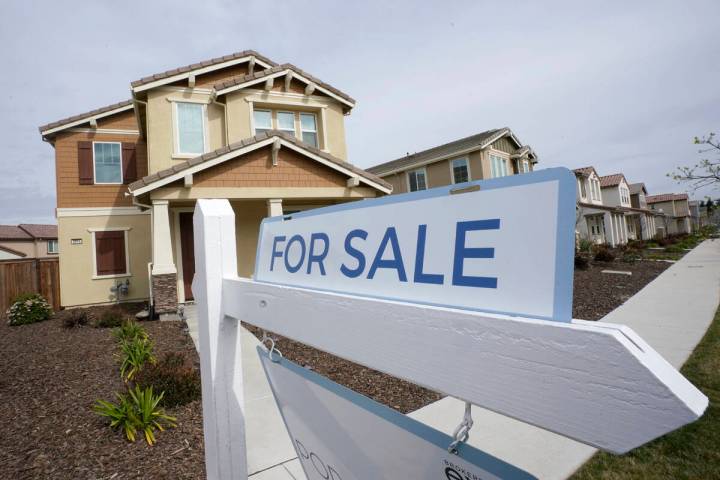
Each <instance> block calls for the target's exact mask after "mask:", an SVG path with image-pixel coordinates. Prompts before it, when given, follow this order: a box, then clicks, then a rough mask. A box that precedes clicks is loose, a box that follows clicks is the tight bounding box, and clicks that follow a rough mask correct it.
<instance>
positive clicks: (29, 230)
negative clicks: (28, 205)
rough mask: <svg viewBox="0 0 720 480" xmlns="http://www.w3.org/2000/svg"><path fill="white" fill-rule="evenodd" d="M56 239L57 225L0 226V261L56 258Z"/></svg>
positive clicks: (22, 224) (23, 224) (24, 224)
mask: <svg viewBox="0 0 720 480" xmlns="http://www.w3.org/2000/svg"><path fill="white" fill-rule="evenodd" d="M57 238H58V234H57V225H36V224H26V223H21V224H20V225H0V260H19V259H28V258H45V257H53V256H57V254H58V240H57Z"/></svg>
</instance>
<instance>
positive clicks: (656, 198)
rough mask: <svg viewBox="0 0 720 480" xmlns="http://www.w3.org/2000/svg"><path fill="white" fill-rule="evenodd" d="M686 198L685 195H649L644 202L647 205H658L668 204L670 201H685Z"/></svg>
mask: <svg viewBox="0 0 720 480" xmlns="http://www.w3.org/2000/svg"><path fill="white" fill-rule="evenodd" d="M687 199H688V196H687V193H662V194H660V195H650V196H649V197H647V198H645V201H647V203H659V202H669V201H671V200H687Z"/></svg>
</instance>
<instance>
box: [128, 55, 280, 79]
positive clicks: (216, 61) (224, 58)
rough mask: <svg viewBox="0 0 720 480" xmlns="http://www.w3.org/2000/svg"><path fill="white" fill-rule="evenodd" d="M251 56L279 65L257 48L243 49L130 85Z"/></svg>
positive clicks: (161, 73) (151, 76)
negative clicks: (260, 52) (256, 49)
mask: <svg viewBox="0 0 720 480" xmlns="http://www.w3.org/2000/svg"><path fill="white" fill-rule="evenodd" d="M249 56H253V57H256V58H258V59H260V60H261V61H263V62H265V63H267V64H269V65H272V66H275V65H277V63H275V62H273V61H272V60H270V59H269V58H267V57H265V56H263V55H260V54H259V53H258V52H256V51H255V50H243V51H242V52H235V53H231V54H230V55H224V56H222V57H216V58H211V59H210V60H204V61H202V62H198V63H192V64H190V65H186V66H184V67H178V68H173V69H171V70H166V71H164V72H160V73H156V74H154V75H148V76H147V77H143V78H141V79H140V80H135V81H134V82H131V83H130V86H131V87H133V88H135V87H139V86H141V85H145V84H146V83H150V82H154V81H156V80H162V79H164V78H168V77H172V76H174V75H178V74H180V73H187V72H190V71H192V70H197V69H199V68H205V67H210V66H212V65H217V64H219V63H224V62H229V61H230V60H235V59H237V58H242V57H249Z"/></svg>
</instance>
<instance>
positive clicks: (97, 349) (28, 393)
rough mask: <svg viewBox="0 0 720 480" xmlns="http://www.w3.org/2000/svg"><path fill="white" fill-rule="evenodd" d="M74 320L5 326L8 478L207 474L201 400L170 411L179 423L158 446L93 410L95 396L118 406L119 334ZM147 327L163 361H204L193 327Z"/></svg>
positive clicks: (2, 402) (1, 348)
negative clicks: (74, 324)
mask: <svg viewBox="0 0 720 480" xmlns="http://www.w3.org/2000/svg"><path fill="white" fill-rule="evenodd" d="M91 310H92V312H93V313H95V314H98V313H99V312H101V311H102V308H98V307H95V308H93V309H91ZM131 310H137V307H134V308H133V307H131ZM65 314H66V312H60V314H58V315H56V316H55V317H54V318H53V319H51V320H48V321H45V322H41V323H36V324H32V325H24V326H20V327H9V326H8V325H7V324H6V322H5V321H3V322H2V324H0V425H2V435H0V478H13V479H16V480H18V479H31V478H32V479H35V478H51V479H66V478H67V479H78V480H80V479H101V478H102V479H110V478H114V479H140V478H143V479H145V478H153V479H165V478H167V479H191V478H192V479H197V478H204V476H205V462H204V453H203V433H202V408H201V405H200V401H199V400H198V401H195V402H192V403H190V404H187V405H184V406H181V407H177V408H173V409H168V410H167V412H168V413H169V414H170V415H173V416H175V417H177V419H178V427H177V428H173V429H167V430H166V431H164V432H158V433H157V440H158V441H157V443H156V444H155V445H154V446H152V447H150V446H148V445H147V444H146V443H145V441H144V440H140V439H139V440H138V441H136V442H135V443H129V442H128V441H127V440H126V439H125V437H124V436H123V435H122V434H120V433H114V432H112V431H111V430H110V429H109V427H108V426H107V424H106V423H105V420H104V419H102V418H100V417H99V416H97V415H96V414H95V413H93V411H92V405H93V403H94V402H95V400H96V399H105V400H114V399H115V398H114V395H115V392H121V391H122V390H123V383H122V380H121V379H120V374H119V370H118V364H117V361H116V359H115V358H114V357H113V353H114V352H115V351H116V344H115V341H114V339H113V338H112V336H111V329H106V328H93V327H91V326H85V327H79V328H74V329H66V328H63V326H62V317H63V315H65ZM143 326H144V327H145V328H146V330H147V332H148V333H149V335H150V337H151V338H152V339H153V340H154V341H155V351H156V354H157V355H158V357H160V356H161V355H162V354H163V353H164V352H169V351H181V352H186V353H187V354H188V355H190V356H191V357H190V358H193V360H194V361H195V362H197V354H196V353H195V349H194V347H193V345H192V340H191V339H190V337H189V336H188V335H187V334H186V333H185V331H184V324H182V323H181V322H144V323H143Z"/></svg>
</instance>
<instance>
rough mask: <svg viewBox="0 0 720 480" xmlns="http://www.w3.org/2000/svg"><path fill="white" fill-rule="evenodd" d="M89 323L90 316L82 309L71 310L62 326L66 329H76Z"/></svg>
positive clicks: (64, 318)
mask: <svg viewBox="0 0 720 480" xmlns="http://www.w3.org/2000/svg"><path fill="white" fill-rule="evenodd" d="M87 323H88V314H87V312H86V311H85V310H83V309H81V308H76V309H73V310H70V311H69V312H67V313H66V314H65V317H63V321H62V325H63V327H65V328H75V327H80V326H83V325H87Z"/></svg>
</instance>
